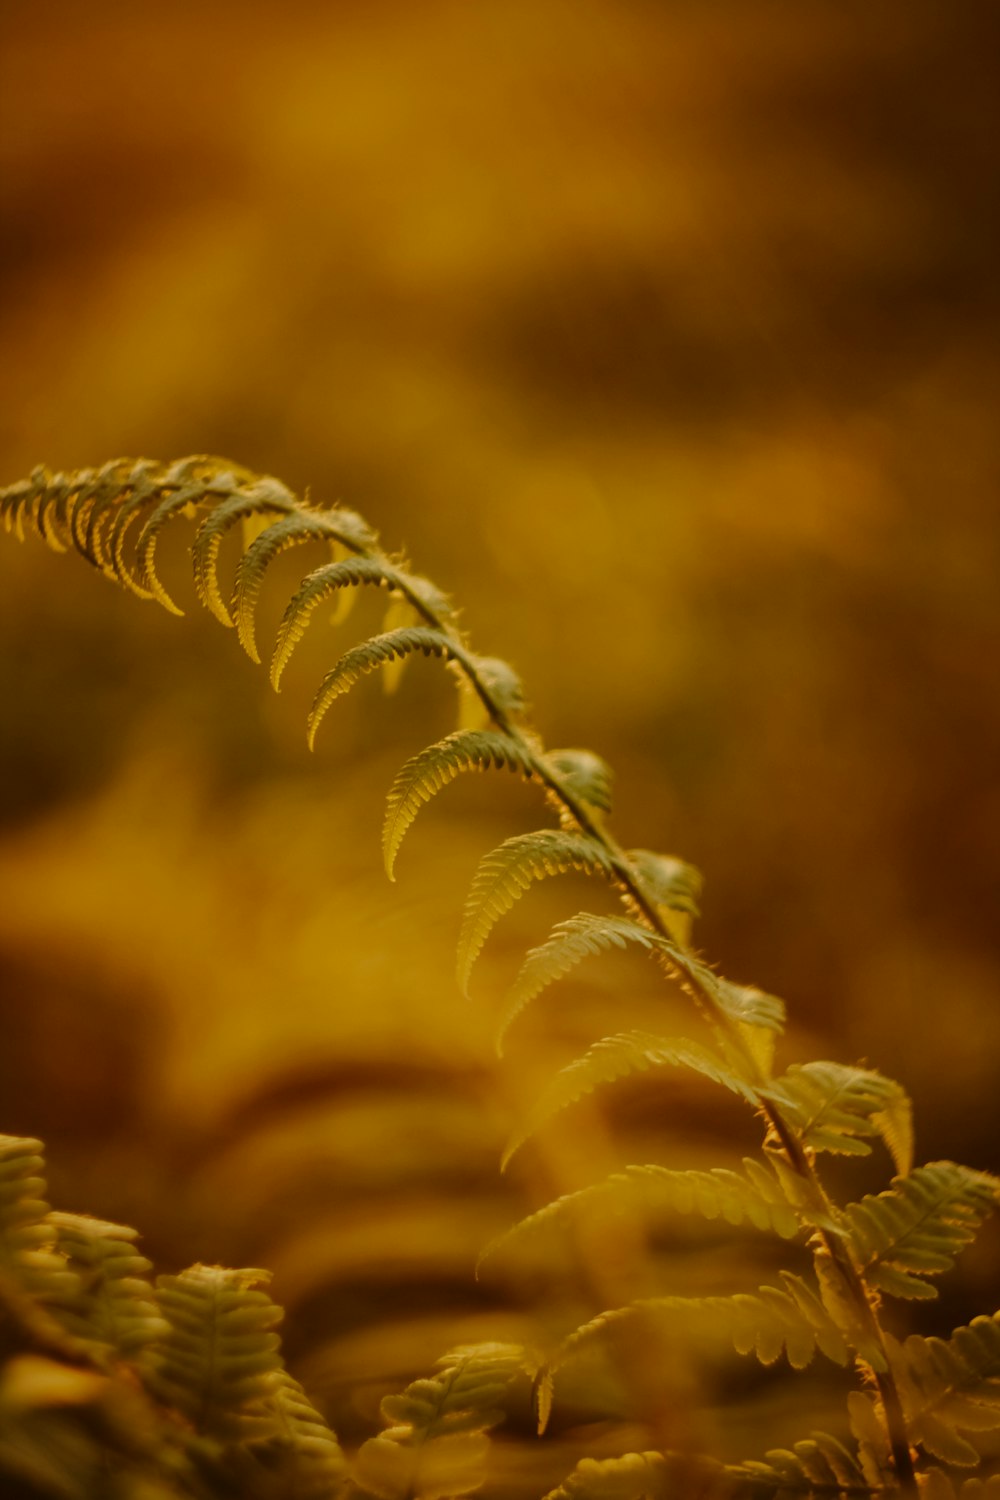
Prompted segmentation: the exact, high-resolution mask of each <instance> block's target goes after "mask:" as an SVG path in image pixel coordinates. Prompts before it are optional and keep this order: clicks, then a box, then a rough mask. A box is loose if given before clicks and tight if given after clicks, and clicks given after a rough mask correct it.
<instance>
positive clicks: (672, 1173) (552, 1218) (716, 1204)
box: [479, 1157, 801, 1266]
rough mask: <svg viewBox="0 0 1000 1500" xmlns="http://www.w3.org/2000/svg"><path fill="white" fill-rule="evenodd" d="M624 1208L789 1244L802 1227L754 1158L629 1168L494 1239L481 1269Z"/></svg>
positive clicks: (769, 1174) (565, 1197)
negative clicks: (686, 1167)
mask: <svg viewBox="0 0 1000 1500" xmlns="http://www.w3.org/2000/svg"><path fill="white" fill-rule="evenodd" d="M623 1208H627V1209H628V1210H630V1211H631V1212H637V1213H641V1214H643V1215H644V1216H645V1217H647V1218H649V1219H655V1218H658V1217H659V1216H660V1215H662V1214H664V1213H668V1214H675V1213H678V1214H693V1213H698V1214H701V1215H703V1217H704V1218H706V1219H719V1218H721V1219H725V1221H726V1223H727V1224H734V1225H735V1224H752V1225H753V1226H754V1227H755V1228H756V1229H762V1230H771V1231H773V1232H774V1233H775V1234H777V1235H780V1236H781V1238H782V1239H786V1240H787V1239H792V1238H793V1237H794V1236H795V1235H796V1234H798V1232H799V1229H800V1228H801V1225H800V1223H799V1220H798V1218H797V1217H796V1215H795V1213H794V1211H793V1209H792V1208H791V1206H790V1204H789V1203H788V1200H787V1199H786V1197H785V1195H784V1193H783V1192H782V1190H781V1185H780V1183H779V1182H778V1180H777V1178H776V1177H775V1176H774V1174H773V1173H772V1172H769V1171H768V1170H767V1168H766V1167H762V1166H761V1165H760V1163H759V1162H756V1161H754V1160H753V1158H752V1157H745V1158H744V1160H743V1171H742V1172H734V1171H731V1170H730V1169H729V1168H728V1167H711V1168H709V1169H708V1170H707V1171H695V1170H691V1171H681V1170H677V1169H675V1168H673V1167H661V1166H656V1165H651V1166H628V1167H624V1168H623V1169H622V1171H620V1172H613V1173H611V1175H610V1176H609V1177H606V1178H605V1179H604V1181H603V1182H595V1183H592V1184H591V1185H590V1186H589V1187H585V1188H578V1189H577V1190H576V1192H573V1193H564V1194H563V1196H562V1197H561V1198H556V1199H554V1200H553V1201H552V1202H551V1203H547V1204H546V1205H545V1207H544V1208H540V1209H538V1210H537V1212H535V1213H533V1214H529V1216H528V1217H527V1218H526V1219H522V1220H521V1221H520V1223H518V1224H515V1225H513V1227H512V1228H510V1229H508V1230H506V1231H505V1232H504V1233H503V1234H501V1235H499V1236H498V1237H497V1238H496V1239H494V1240H491V1242H490V1243H489V1244H488V1245H487V1246H486V1248H485V1250H484V1251H483V1252H482V1254H481V1255H480V1257H479V1265H480V1266H482V1265H484V1264H485V1262H486V1261H487V1260H489V1259H492V1258H493V1257H494V1256H496V1255H503V1254H504V1253H505V1252H506V1251H508V1250H510V1249H512V1248H521V1247H527V1246H530V1245H532V1244H542V1245H544V1244H546V1243H547V1242H548V1241H549V1239H550V1238H551V1235H552V1234H553V1232H556V1231H558V1230H560V1229H565V1230H572V1227H573V1224H574V1220H575V1218H576V1216H577V1215H578V1214H579V1213H580V1212H583V1213H589V1212H593V1213H594V1214H595V1215H598V1216H601V1217H603V1218H610V1217H612V1216H613V1215H614V1214H616V1213H618V1212H619V1211H621V1210H622V1209H623Z"/></svg>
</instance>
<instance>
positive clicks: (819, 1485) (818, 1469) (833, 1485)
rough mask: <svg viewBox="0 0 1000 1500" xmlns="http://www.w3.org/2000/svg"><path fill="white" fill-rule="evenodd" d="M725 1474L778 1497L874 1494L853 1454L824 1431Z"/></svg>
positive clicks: (836, 1496) (835, 1498)
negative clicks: (774, 1492)
mask: <svg viewBox="0 0 1000 1500" xmlns="http://www.w3.org/2000/svg"><path fill="white" fill-rule="evenodd" d="M727 1473H729V1474H731V1475H732V1476H733V1478H734V1479H741V1480H745V1481H746V1482H747V1483H749V1484H754V1485H761V1484H766V1485H769V1486H771V1487H773V1488H774V1489H775V1490H777V1491H779V1492H780V1493H781V1494H789V1495H807V1496H808V1495H815V1496H817V1497H818V1496H820V1495H823V1496H828V1497H830V1500H839V1497H841V1496H848V1495H872V1494H874V1490H873V1488H872V1486H871V1485H870V1484H869V1483H868V1480H867V1479H866V1478H865V1474H864V1470H863V1469H862V1467H861V1464H860V1462H859V1461H858V1457H857V1455H856V1454H854V1453H852V1452H851V1450H850V1449H849V1448H847V1447H846V1446H845V1445H844V1444H843V1443H842V1442H840V1440H839V1439H838V1438H835V1437H830V1435H829V1434H828V1433H825V1432H814V1433H813V1434H812V1435H811V1436H810V1437H808V1438H806V1439H805V1440H804V1441H803V1442H801V1443H796V1444H795V1447H794V1449H788V1448H773V1449H772V1450H771V1451H770V1452H769V1453H767V1454H765V1456H764V1461H763V1462H761V1461H759V1460H757V1459H748V1460H747V1461H746V1462H745V1463H742V1464H736V1465H734V1466H733V1467H731V1468H730V1469H728V1470H727ZM879 1488H881V1486H879Z"/></svg>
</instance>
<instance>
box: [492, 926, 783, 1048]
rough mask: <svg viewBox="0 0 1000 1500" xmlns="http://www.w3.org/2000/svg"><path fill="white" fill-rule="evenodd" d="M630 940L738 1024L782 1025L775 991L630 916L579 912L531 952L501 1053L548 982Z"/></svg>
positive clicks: (505, 1012)
mask: <svg viewBox="0 0 1000 1500" xmlns="http://www.w3.org/2000/svg"><path fill="white" fill-rule="evenodd" d="M630 943H634V944H636V946H637V947H639V948H642V949H643V950H644V951H645V952H647V953H650V954H652V955H653V956H654V957H658V958H659V959H661V960H662V961H663V962H664V963H665V964H666V965H667V967H668V968H669V969H670V970H671V971H672V972H674V973H675V974H677V975H678V976H679V977H680V978H681V979H682V980H685V981H687V983H688V985H689V987H691V986H693V987H694V988H695V989H696V991H697V993H698V994H699V995H700V996H701V997H702V998H703V999H707V1000H708V1001H709V1002H710V1003H711V1004H713V1005H714V1006H715V1008H716V1009H717V1010H719V1011H721V1012H722V1013H723V1014H724V1015H726V1016H728V1017H729V1018H730V1020H733V1021H735V1022H736V1023H737V1024H738V1025H739V1026H740V1027H748V1028H749V1027H752V1028H756V1029H762V1030H767V1031H772V1032H779V1031H781V1029H782V1027H783V1025H784V1019H785V1008H784V1005H783V1004H782V1002H781V1001H780V1000H778V999H776V998H775V997H774V996H773V995H765V994H764V993H763V991H761V990H757V989H753V988H752V987H750V986H744V985H737V984H732V983H731V982H730V981H729V980H727V979H723V978H721V977H720V975H718V974H716V973H715V972H714V970H712V969H710V968H709V967H708V965H707V964H704V963H702V962H701V961H700V960H699V959H697V958H694V957H692V955H691V954H689V953H687V952H685V950H684V949H683V948H681V947H679V946H678V945H677V943H675V942H673V941H671V939H670V938H667V937H663V936H662V935H661V934H660V933H658V932H654V931H653V930H652V929H651V928H649V927H643V926H642V925H641V924H640V923H638V922H636V921H633V920H632V919H631V918H629V917H616V916H595V915H594V914H593V913H591V912H578V913H577V915H576V916H575V917H569V918H567V919H566V920H565V921H563V922H557V923H556V925H555V927H553V929H552V932H551V933H550V934H549V937H548V938H547V939H546V941H545V942H544V943H542V944H540V945H539V946H538V947H537V948H532V949H531V950H530V951H529V952H528V954H527V957H526V958H525V961H524V963H523V964H522V966H521V971H520V973H519V974H518V976H517V978H516V979H515V981H514V983H513V986H512V987H511V989H510V991H509V993H508V995H507V998H506V1000H505V1002H504V1006H503V1009H502V1011H501V1014H500V1020H499V1022H498V1026H497V1051H498V1052H499V1053H500V1054H501V1055H502V1053H503V1042H504V1038H505V1036H506V1034H507V1031H508V1029H509V1028H510V1026H511V1024H512V1023H513V1022H514V1021H515V1020H516V1019H517V1017H518V1016H519V1015H520V1014H521V1012H522V1011H523V1010H524V1009H525V1008H526V1007H527V1006H528V1005H530V1004H531V1002H532V1001H533V1000H535V999H536V998H537V996H538V995H540V994H541V993H542V991H543V990H545V989H547V988H548V986H549V985H550V984H554V983H555V981H556V980H558V979H562V978H564V977H565V975H567V974H568V973H569V972H570V971H571V970H572V969H573V968H575V967H576V965H577V964H578V963H582V962H583V960H584V959H586V958H592V957H596V956H597V955H598V954H600V953H606V952H609V951H610V950H611V949H612V948H627V947H628V945H629V944H630Z"/></svg>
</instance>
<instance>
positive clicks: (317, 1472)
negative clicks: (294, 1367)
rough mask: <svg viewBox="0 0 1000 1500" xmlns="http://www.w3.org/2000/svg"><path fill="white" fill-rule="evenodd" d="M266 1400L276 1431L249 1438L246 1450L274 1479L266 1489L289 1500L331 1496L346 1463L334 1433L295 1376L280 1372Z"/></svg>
mask: <svg viewBox="0 0 1000 1500" xmlns="http://www.w3.org/2000/svg"><path fill="white" fill-rule="evenodd" d="M276 1380H277V1384H276V1385H275V1388H274V1392H273V1394H272V1396H271V1397H270V1399H269V1401H268V1403H267V1410H268V1413H269V1414H270V1415H271V1416H272V1417H273V1419H274V1424H275V1431H274V1433H273V1435H270V1436H268V1437H266V1438H264V1439H263V1440H258V1441H256V1442H252V1443H251V1445H250V1451H251V1452H252V1453H253V1455H254V1458H255V1459H256V1460H257V1462H258V1463H259V1464H261V1465H262V1467H264V1468H265V1469H266V1470H267V1471H268V1474H269V1476H270V1477H271V1478H272V1479H274V1480H275V1481H276V1483H275V1485H274V1488H273V1491H272V1489H271V1488H270V1487H269V1488H268V1489H267V1491H266V1493H267V1494H271V1493H274V1494H275V1496H276V1497H284V1496H287V1497H288V1500H331V1497H332V1496H333V1495H335V1494H337V1493H338V1486H339V1484H340V1481H341V1480H342V1479H343V1477H344V1471H345V1468H346V1463H345V1460H344V1455H343V1452H342V1451H341V1447H340V1444H339V1443H338V1441H337V1438H336V1435H335V1434H334V1432H333V1431H332V1430H331V1429H330V1427H329V1426H328V1425H327V1423H326V1422H325V1421H324V1420H323V1418H322V1417H321V1416H320V1414H319V1412H318V1411H317V1410H316V1408H315V1407H314V1406H313V1404H312V1402H311V1401H310V1400H309V1398H308V1397H307V1396H306V1393H305V1391H304V1390H303V1389H302V1387H301V1386H300V1385H299V1383H298V1381H297V1380H293V1379H292V1377H291V1375H289V1374H288V1372H287V1371H285V1370H281V1371H279V1373H278V1375H277V1377H276Z"/></svg>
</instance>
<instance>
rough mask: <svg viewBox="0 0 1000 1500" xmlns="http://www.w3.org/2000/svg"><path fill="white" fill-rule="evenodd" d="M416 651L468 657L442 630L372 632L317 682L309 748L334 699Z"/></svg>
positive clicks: (448, 658) (419, 628) (443, 656)
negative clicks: (391, 662) (388, 664)
mask: <svg viewBox="0 0 1000 1500" xmlns="http://www.w3.org/2000/svg"><path fill="white" fill-rule="evenodd" d="M335 566H340V565H339V564H335ZM417 651H422V652H423V654H424V656H437V657H439V658H441V659H443V660H445V661H456V660H457V661H463V662H464V661H467V660H468V658H467V656H466V654H465V652H464V651H463V650H462V648H461V646H460V645H459V644H458V642H457V641H454V640H452V638H451V637H450V636H447V635H445V634H444V632H443V631H441V630H428V629H427V627H426V626H423V625H413V626H410V627H409V628H408V629H405V630H391V631H389V633H388V634H387V635H373V636H372V637H371V639H370V640H367V641H363V642H362V643H361V644H360V645H359V646H354V647H352V648H351V650H350V651H345V652H344V654H343V656H342V657H341V658H340V660H339V661H338V662H337V663H336V664H335V665H334V666H333V667H332V668H331V669H330V671H329V672H327V674H326V676H325V677H324V678H323V681H322V682H321V683H320V686H319V690H318V692H317V693H316V696H315V698H314V699H313V702H312V707H311V708H310V710H309V720H308V737H309V746H310V749H312V748H313V747H314V746H315V743H316V734H317V731H318V729H319V726H320V724H321V723H322V722H323V719H324V718H325V717H326V714H327V711H328V710H329V708H330V705H331V704H332V703H333V702H334V700H335V699H337V698H339V697H340V696H341V695H342V694H343V693H346V692H349V691H350V689H351V688H352V687H353V686H354V684H355V683H356V682H358V681H359V680H360V679H361V678H362V677H363V676H364V675H365V674H366V673H367V672H374V671H375V670H376V669H377V668H378V667H382V666H385V664H386V662H390V661H395V660H397V659H398V658H399V657H401V656H412V655H413V654H414V653H415V652H417Z"/></svg>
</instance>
